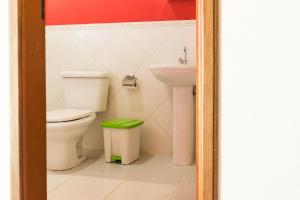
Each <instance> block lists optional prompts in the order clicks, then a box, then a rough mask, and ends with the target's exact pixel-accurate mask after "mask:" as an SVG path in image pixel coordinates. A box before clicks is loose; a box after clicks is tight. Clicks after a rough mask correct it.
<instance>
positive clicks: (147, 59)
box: [135, 27, 179, 74]
mask: <svg viewBox="0 0 300 200" xmlns="http://www.w3.org/2000/svg"><path fill="white" fill-rule="evenodd" d="M178 29H179V28H178V27H176V28H175V29H174V31H173V32H172V33H170V34H169V35H168V37H166V39H165V40H164V41H163V42H162V43H160V45H158V47H157V48H156V49H155V50H154V51H153V52H152V53H150V55H149V56H148V57H147V58H146V59H145V61H144V62H143V63H142V64H140V66H139V67H138V68H137V69H136V71H135V74H137V73H138V72H139V71H140V70H141V69H142V68H143V66H144V65H145V64H146V63H147V62H148V61H149V60H150V58H151V57H152V56H153V55H154V54H155V53H156V52H157V51H158V50H159V49H161V48H162V47H163V45H164V44H165V43H167V41H168V40H169V39H170V38H171V37H172V35H174V34H175V33H176V32H177V31H178Z"/></svg>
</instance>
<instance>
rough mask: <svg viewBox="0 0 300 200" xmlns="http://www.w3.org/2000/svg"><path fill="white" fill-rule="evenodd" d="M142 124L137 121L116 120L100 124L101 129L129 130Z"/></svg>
mask: <svg viewBox="0 0 300 200" xmlns="http://www.w3.org/2000/svg"><path fill="white" fill-rule="evenodd" d="M143 123H144V122H143V121H141V120H138V119H116V120H111V121H106V122H102V123H101V127H103V128H118V129H129V128H134V127H137V126H140V125H142V124H143Z"/></svg>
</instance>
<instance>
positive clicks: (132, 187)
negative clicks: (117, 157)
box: [107, 181, 176, 200]
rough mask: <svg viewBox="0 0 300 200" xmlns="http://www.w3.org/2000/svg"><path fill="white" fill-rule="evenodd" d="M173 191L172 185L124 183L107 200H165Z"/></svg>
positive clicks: (174, 187)
mask: <svg viewBox="0 0 300 200" xmlns="http://www.w3.org/2000/svg"><path fill="white" fill-rule="evenodd" d="M175 190H176V186H174V185H165V184H157V183H146V182H137V181H126V182H124V183H122V184H121V185H120V186H119V187H118V188H117V189H116V190H114V191H113V192H112V193H111V194H110V195H109V196H108V198H107V200H167V199H170V197H171V196H172V193H173V192H174V191H175Z"/></svg>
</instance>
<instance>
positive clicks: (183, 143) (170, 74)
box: [149, 64, 196, 165]
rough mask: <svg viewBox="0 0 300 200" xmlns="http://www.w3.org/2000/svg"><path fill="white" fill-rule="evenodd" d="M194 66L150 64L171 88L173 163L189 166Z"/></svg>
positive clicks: (192, 138) (192, 129) (160, 79)
mask: <svg viewBox="0 0 300 200" xmlns="http://www.w3.org/2000/svg"><path fill="white" fill-rule="evenodd" d="M195 66H196V65H167V64H152V65H150V66H149V67H150V70H151V72H152V73H153V75H154V76H155V77H156V78H157V79H158V80H159V81H161V82H163V83H165V84H167V85H170V86H172V88H173V133H172V135H173V141H172V142H173V163H174V164H175V165H191V164H192V163H193V160H194V154H193V152H194V115H193V113H194V102H193V101H194V97H193V87H194V85H195V79H196V68H195Z"/></svg>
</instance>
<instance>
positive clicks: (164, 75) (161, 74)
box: [150, 64, 196, 86]
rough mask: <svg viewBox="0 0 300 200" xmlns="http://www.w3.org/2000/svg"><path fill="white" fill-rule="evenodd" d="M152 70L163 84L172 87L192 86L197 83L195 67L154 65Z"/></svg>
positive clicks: (151, 67)
mask: <svg viewBox="0 0 300 200" xmlns="http://www.w3.org/2000/svg"><path fill="white" fill-rule="evenodd" d="M150 70H151V71H152V73H153V75H154V76H155V77H156V78H157V79H158V80H160V81H161V82H163V83H165V84H167V85H171V86H176V85H177V86H191V85H195V82H196V75H195V74H196V68H195V65H167V64H152V65H150Z"/></svg>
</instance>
